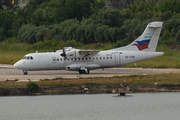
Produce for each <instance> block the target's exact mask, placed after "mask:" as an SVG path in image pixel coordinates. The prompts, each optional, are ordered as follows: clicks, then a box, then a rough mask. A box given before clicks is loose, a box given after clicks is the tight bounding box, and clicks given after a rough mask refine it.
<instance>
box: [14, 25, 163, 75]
mask: <svg viewBox="0 0 180 120" xmlns="http://www.w3.org/2000/svg"><path fill="white" fill-rule="evenodd" d="M162 25H163V22H151V23H149V24H148V25H147V27H146V28H145V30H144V32H143V33H142V35H141V36H139V37H138V38H137V39H136V40H134V41H133V42H132V43H131V44H129V45H127V46H124V47H119V48H114V49H110V50H106V51H101V50H80V49H75V48H72V47H64V48H63V49H62V50H58V51H56V52H47V53H31V54H27V55H25V56H24V57H23V58H22V59H21V60H19V61H18V62H16V63H15V64H14V67H15V68H17V69H21V70H23V73H24V75H26V74H28V71H39V70H69V71H79V73H80V74H89V73H90V72H89V71H90V70H94V69H99V68H102V69H104V68H110V67H118V66H123V65H127V64H130V63H135V62H138V61H142V60H146V59H150V58H154V57H158V56H161V55H163V54H164V53H163V52H155V50H156V46H157V43H158V39H159V36H160V32H161V29H162Z"/></svg>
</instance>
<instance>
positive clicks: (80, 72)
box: [79, 69, 89, 74]
mask: <svg viewBox="0 0 180 120" xmlns="http://www.w3.org/2000/svg"><path fill="white" fill-rule="evenodd" d="M79 74H89V70H81V69H79Z"/></svg>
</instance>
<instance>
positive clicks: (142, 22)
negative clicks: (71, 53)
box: [0, 0, 180, 46]
mask: <svg viewBox="0 0 180 120" xmlns="http://www.w3.org/2000/svg"><path fill="white" fill-rule="evenodd" d="M105 2H106V1H105ZM105 2H104V1H102V0H98V1H97V0H30V2H29V3H28V4H27V5H26V6H25V7H24V8H23V9H16V11H14V10H12V9H10V8H9V9H7V10H0V41H3V40H5V39H6V38H8V37H15V38H17V39H18V40H19V42H26V43H30V44H33V43H36V42H38V41H45V40H57V41H68V40H75V41H77V42H81V43H83V44H92V43H117V44H119V46H121V45H122V44H123V45H124V44H127V43H129V42H132V41H133V40H134V39H135V38H137V37H138V36H139V35H140V34H141V33H142V32H143V31H144V29H145V27H146V25H147V24H148V23H149V22H152V21H163V22H164V26H163V30H162V34H161V38H160V39H161V43H163V44H167V45H171V44H173V43H180V30H179V28H180V4H179V3H180V2H179V0H159V1H158V0H154V1H153V0H151V1H150V0H149V2H146V1H143V0H142V1H139V2H138V3H137V1H133V3H132V2H131V3H130V2H129V3H128V2H126V3H124V4H126V6H127V7H126V8H114V9H109V8H107V7H106V6H105ZM111 2H112V0H111ZM120 2H122V1H120Z"/></svg>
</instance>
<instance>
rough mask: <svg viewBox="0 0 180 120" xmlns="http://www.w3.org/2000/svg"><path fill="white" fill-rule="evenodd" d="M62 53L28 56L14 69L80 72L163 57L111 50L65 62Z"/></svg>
mask: <svg viewBox="0 0 180 120" xmlns="http://www.w3.org/2000/svg"><path fill="white" fill-rule="evenodd" d="M61 53H62V52H49V53H31V54H27V55H25V56H26V58H25V59H21V60H19V61H18V62H16V63H15V64H14V67H15V68H18V69H21V70H28V71H36V70H65V69H66V70H67V69H68V70H70V71H78V70H79V68H80V67H85V68H87V69H88V70H93V69H98V68H109V67H117V66H122V65H126V64H130V63H134V62H138V61H142V60H146V59H149V58H153V57H157V56H161V55H163V52H141V51H134V52H133V51H111V50H110V51H101V52H99V53H98V54H96V55H89V56H86V57H81V58H73V59H66V60H64V57H62V56H61V55H60V54H61ZM27 58H28V59H27ZM30 58H31V59H30Z"/></svg>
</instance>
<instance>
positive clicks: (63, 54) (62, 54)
mask: <svg viewBox="0 0 180 120" xmlns="http://www.w3.org/2000/svg"><path fill="white" fill-rule="evenodd" d="M61 56H62V57H64V60H65V59H67V56H66V50H65V48H64V47H63V53H61Z"/></svg>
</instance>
